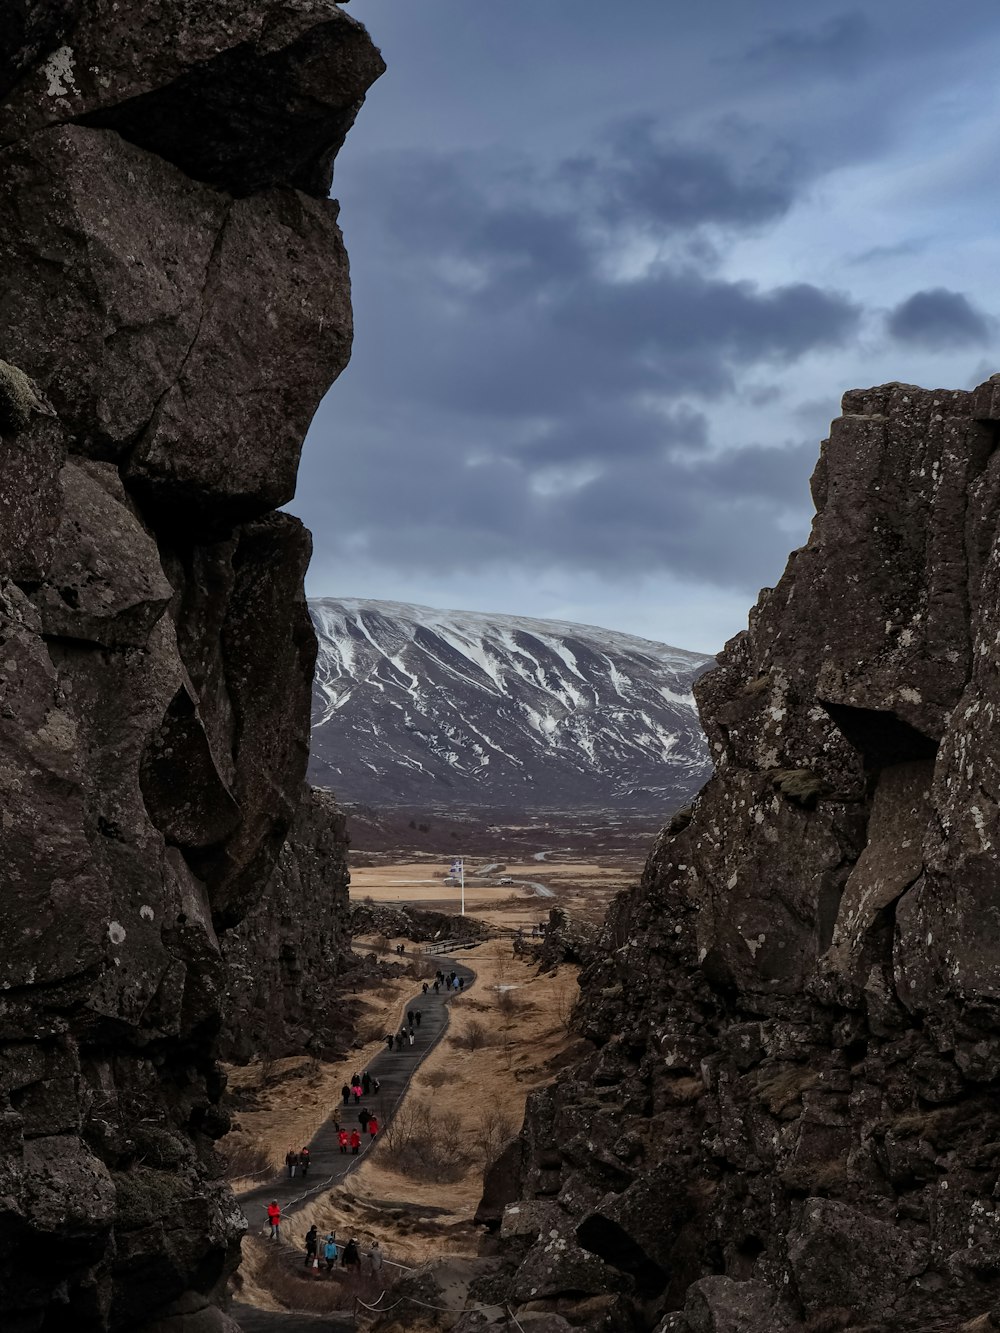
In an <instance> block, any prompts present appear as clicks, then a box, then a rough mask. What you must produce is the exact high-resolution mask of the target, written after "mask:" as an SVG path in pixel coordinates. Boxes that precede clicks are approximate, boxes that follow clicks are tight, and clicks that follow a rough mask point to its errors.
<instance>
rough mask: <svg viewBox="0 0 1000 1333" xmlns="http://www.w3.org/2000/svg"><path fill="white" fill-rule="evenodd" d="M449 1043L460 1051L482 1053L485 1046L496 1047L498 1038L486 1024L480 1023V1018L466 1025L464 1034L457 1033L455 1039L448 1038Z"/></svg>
mask: <svg viewBox="0 0 1000 1333" xmlns="http://www.w3.org/2000/svg"><path fill="white" fill-rule="evenodd" d="M448 1041H449V1044H450V1045H452V1046H457V1047H458V1049H459V1050H460V1051H481V1050H482V1049H483V1047H484V1046H495V1045H496V1044H497V1036H496V1033H495V1032H493V1031H491V1030H490V1028H488V1027H487V1026H486V1024H485V1023H480V1021H479V1019H478V1018H474V1019H473V1020H472V1021H471V1023H467V1024H466V1025H465V1031H464V1032H456V1033H455V1035H454V1036H453V1037H449V1038H448Z"/></svg>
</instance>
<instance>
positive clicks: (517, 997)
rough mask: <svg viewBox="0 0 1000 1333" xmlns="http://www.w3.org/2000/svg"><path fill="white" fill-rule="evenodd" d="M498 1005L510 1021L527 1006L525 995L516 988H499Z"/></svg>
mask: <svg viewBox="0 0 1000 1333" xmlns="http://www.w3.org/2000/svg"><path fill="white" fill-rule="evenodd" d="M496 1006H497V1008H498V1009H499V1010H500V1013H501V1014H502V1015H503V1017H504V1018H505V1019H507V1021H508V1022H509V1021H510V1020H511V1019H512V1018H516V1017H517V1015H518V1014H520V1013H522V1012H523V1011H524V1009H525V1008H526V1007H527V1006H526V1004H525V999H524V996H523V995H522V994H521V993H520V991H516V990H498V991H497V994H496Z"/></svg>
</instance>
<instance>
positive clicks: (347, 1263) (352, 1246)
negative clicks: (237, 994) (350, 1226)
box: [340, 1237, 361, 1273]
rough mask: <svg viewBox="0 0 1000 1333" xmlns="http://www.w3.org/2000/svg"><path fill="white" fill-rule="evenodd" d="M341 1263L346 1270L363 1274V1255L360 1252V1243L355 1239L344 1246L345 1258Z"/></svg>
mask: <svg viewBox="0 0 1000 1333" xmlns="http://www.w3.org/2000/svg"><path fill="white" fill-rule="evenodd" d="M340 1262H341V1264H342V1265H343V1266H344V1268H352V1269H353V1270H354V1271H355V1272H356V1273H360V1272H361V1255H360V1253H359V1252H358V1242H357V1241H356V1240H354V1239H353V1237H352V1238H351V1240H349V1241H348V1242H347V1244H346V1245H345V1246H344V1257H343V1259H341V1261H340Z"/></svg>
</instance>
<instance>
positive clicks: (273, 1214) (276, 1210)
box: [267, 1199, 281, 1240]
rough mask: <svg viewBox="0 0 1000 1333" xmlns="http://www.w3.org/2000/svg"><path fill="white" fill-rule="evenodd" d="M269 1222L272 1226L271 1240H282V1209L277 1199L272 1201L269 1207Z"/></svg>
mask: <svg viewBox="0 0 1000 1333" xmlns="http://www.w3.org/2000/svg"><path fill="white" fill-rule="evenodd" d="M267 1220H268V1222H269V1223H270V1224H271V1239H272V1240H280V1239H281V1236H280V1234H279V1233H280V1228H281V1207H280V1205H279V1203H278V1200H277V1199H272V1200H271V1202H270V1203H269V1204H268V1205H267Z"/></svg>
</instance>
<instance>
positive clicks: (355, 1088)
mask: <svg viewBox="0 0 1000 1333" xmlns="http://www.w3.org/2000/svg"><path fill="white" fill-rule="evenodd" d="M351 1091H352V1092H353V1093H354V1105H355V1106H357V1104H358V1102H360V1101H361V1081H360V1079H359V1080H358V1082H357V1083H352V1084H351Z"/></svg>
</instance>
